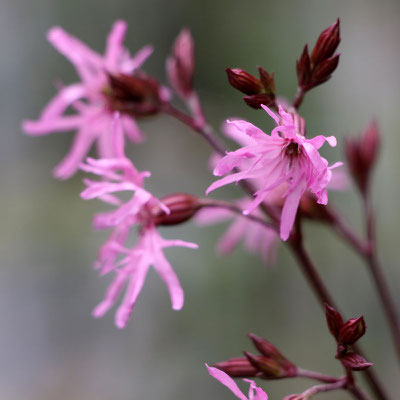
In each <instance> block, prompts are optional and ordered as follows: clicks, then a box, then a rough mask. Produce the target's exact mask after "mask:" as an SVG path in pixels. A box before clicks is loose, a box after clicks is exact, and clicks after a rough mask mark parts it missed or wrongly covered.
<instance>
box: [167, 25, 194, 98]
mask: <svg viewBox="0 0 400 400" xmlns="http://www.w3.org/2000/svg"><path fill="white" fill-rule="evenodd" d="M166 68H167V76H168V80H169V83H170V84H171V86H172V87H173V89H174V90H175V91H176V92H177V93H178V95H179V96H181V97H183V98H187V97H189V96H190V95H191V93H192V92H193V76H194V69H195V59H194V41H193V38H192V35H191V33H190V31H189V30H188V29H183V30H182V31H181V33H180V34H179V35H178V37H177V38H176V40H175V43H174V47H173V49H172V55H171V56H170V57H168V59H167V64H166Z"/></svg>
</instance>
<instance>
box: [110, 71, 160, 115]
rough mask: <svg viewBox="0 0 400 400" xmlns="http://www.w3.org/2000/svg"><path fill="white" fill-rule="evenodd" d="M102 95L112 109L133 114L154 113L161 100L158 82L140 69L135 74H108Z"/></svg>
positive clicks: (157, 109) (158, 107)
mask: <svg viewBox="0 0 400 400" xmlns="http://www.w3.org/2000/svg"><path fill="white" fill-rule="evenodd" d="M108 80H109V86H108V87H106V88H105V89H104V91H103V92H104V95H105V96H106V99H107V101H108V105H109V107H110V108H111V109H112V110H113V111H120V112H121V113H126V114H130V115H134V116H143V115H151V114H155V113H157V112H158V111H159V109H160V104H161V102H162V100H161V96H160V90H161V88H160V85H159V84H158V82H157V81H156V80H155V79H154V78H152V77H149V76H147V75H146V74H144V73H143V72H141V71H138V72H137V73H136V75H125V74H118V75H112V74H109V75H108Z"/></svg>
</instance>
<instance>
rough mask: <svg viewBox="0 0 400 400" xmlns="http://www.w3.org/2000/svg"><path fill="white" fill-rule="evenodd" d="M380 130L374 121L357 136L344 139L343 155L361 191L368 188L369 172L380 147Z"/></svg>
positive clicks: (363, 191)
mask: <svg viewBox="0 0 400 400" xmlns="http://www.w3.org/2000/svg"><path fill="white" fill-rule="evenodd" d="M380 136H381V135H380V131H379V127H378V125H377V123H376V122H375V121H373V122H371V123H370V124H369V125H368V126H367V128H366V129H365V131H364V133H363V134H362V135H361V136H360V137H359V138H358V139H357V138H349V139H347V140H346V141H345V155H346V159H347V163H348V166H349V170H350V173H351V175H352V176H353V179H354V181H355V182H356V184H357V186H358V188H359V189H360V191H361V192H362V193H365V192H366V191H367V189H368V186H369V182H370V177H371V172H372V170H373V167H374V165H375V163H376V159H377V157H378V153H379V147H380Z"/></svg>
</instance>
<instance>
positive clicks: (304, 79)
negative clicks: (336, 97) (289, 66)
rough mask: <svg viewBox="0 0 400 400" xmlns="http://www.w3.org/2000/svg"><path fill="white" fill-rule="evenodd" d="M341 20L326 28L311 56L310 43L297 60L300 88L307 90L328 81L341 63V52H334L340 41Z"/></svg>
mask: <svg viewBox="0 0 400 400" xmlns="http://www.w3.org/2000/svg"><path fill="white" fill-rule="evenodd" d="M339 28H340V20H339V19H338V20H337V21H336V22H335V23H334V24H333V25H331V26H330V27H329V28H327V29H325V30H324V31H323V32H322V33H321V34H320V35H319V38H318V40H317V43H316V44H315V46H314V49H313V51H312V52H311V56H310V55H309V52H308V45H307V44H306V45H305V46H304V50H303V53H302V54H301V56H300V59H299V60H298V61H297V79H298V83H299V88H300V89H301V90H302V91H303V92H307V91H308V90H310V89H312V88H313V87H315V86H318V85H320V84H321V83H324V82H326V81H327V80H328V79H329V78H330V77H331V76H332V73H333V71H335V69H336V67H337V66H338V63H339V56H340V54H334V53H335V51H336V49H337V47H338V46H339V43H340V29H339Z"/></svg>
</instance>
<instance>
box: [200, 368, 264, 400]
mask: <svg viewBox="0 0 400 400" xmlns="http://www.w3.org/2000/svg"><path fill="white" fill-rule="evenodd" d="M206 367H207V368H208V372H209V373H210V375H211V376H212V377H213V378H215V379H216V380H218V381H219V382H221V383H222V384H223V385H225V386H226V387H227V388H228V389H229V390H230V391H231V392H232V393H233V394H234V395H235V396H236V397H237V398H238V399H240V400H268V395H267V394H266V393H265V392H264V390H262V389H261V388H259V387H258V386H257V385H256V384H255V382H254V381H252V380H249V379H243V380H244V381H245V382H248V383H250V388H249V395H248V397H246V396H245V395H244V394H243V392H242V391H241V390H240V389H239V387H238V385H237V384H236V383H235V381H234V380H233V379H232V378H231V377H230V376H229V375H228V374H226V373H225V372H223V371H221V370H220V369H218V368H213V367H209V366H208V365H207V364H206Z"/></svg>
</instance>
